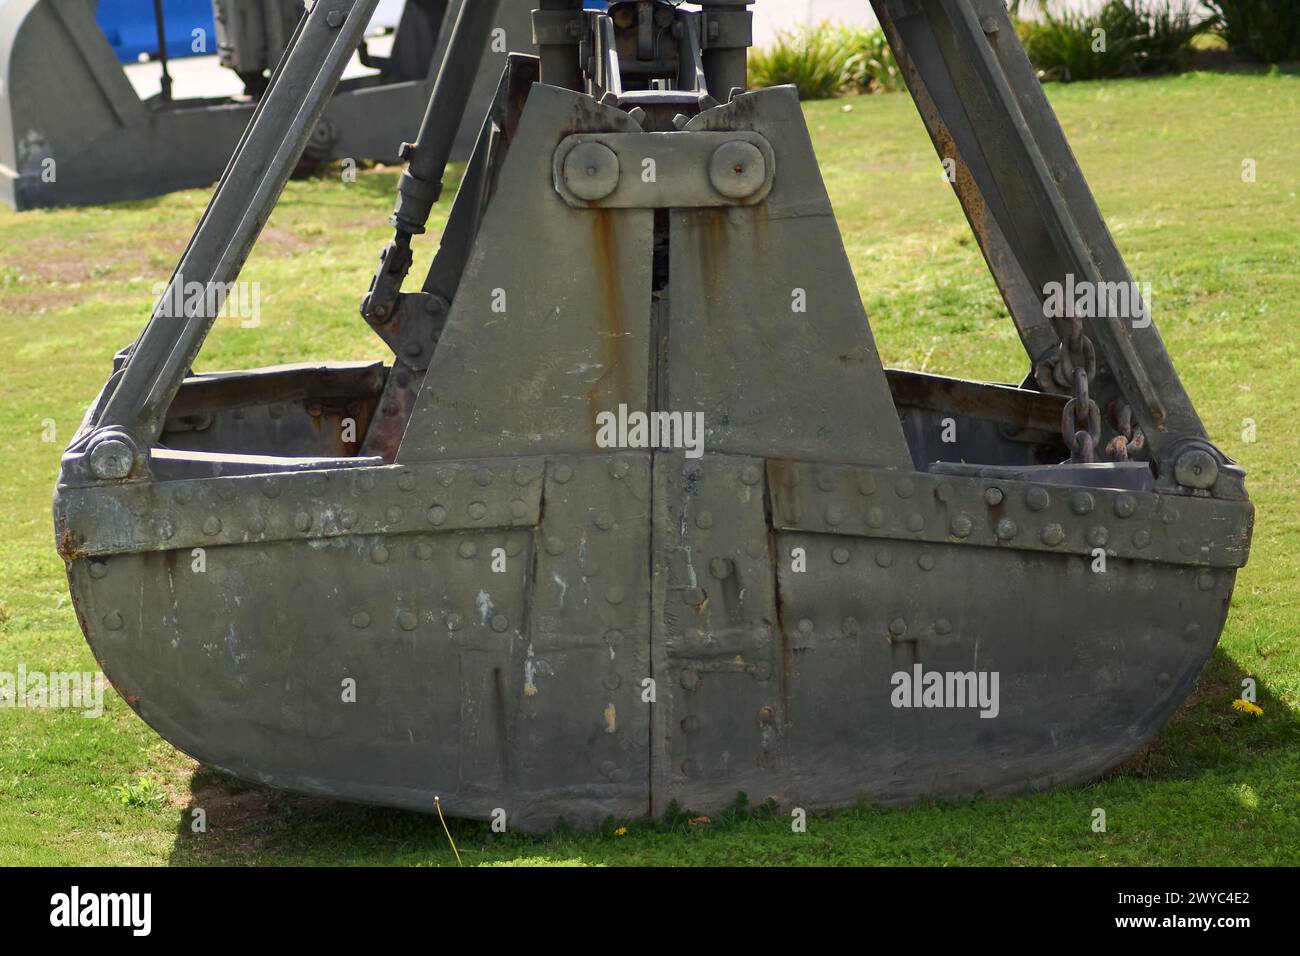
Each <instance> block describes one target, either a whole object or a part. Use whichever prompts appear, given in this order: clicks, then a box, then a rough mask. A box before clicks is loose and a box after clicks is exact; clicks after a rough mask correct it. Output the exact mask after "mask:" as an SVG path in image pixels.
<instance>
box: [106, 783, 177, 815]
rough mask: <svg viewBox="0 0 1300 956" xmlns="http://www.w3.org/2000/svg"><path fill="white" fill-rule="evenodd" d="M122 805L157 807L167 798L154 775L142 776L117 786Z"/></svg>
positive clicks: (136, 807)
mask: <svg viewBox="0 0 1300 956" xmlns="http://www.w3.org/2000/svg"><path fill="white" fill-rule="evenodd" d="M117 796H118V799H119V800H121V801H122V806H124V807H131V808H133V809H140V808H152V807H157V806H159V805H161V804H162V803H163V801H165V800H166V799H167V794H165V793H163V792H162V790H161V789H160V788H159V787H158V785H157V784H155V783H154V782H153V778H152V777H140V778H139V779H138V780H136V781H135V782H134V783H124V784H122V786H120V787H118V788H117Z"/></svg>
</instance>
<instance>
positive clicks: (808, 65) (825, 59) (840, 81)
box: [749, 23, 855, 100]
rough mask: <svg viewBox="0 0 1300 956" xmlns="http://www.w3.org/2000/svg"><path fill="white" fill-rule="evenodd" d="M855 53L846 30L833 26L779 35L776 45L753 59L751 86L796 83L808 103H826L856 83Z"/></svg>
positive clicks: (751, 61) (821, 26) (750, 77)
mask: <svg viewBox="0 0 1300 956" xmlns="http://www.w3.org/2000/svg"><path fill="white" fill-rule="evenodd" d="M854 56H855V50H854V49H853V47H852V45H851V44H850V43H849V41H848V39H847V37H846V34H845V31H843V30H840V29H836V28H835V27H832V26H831V25H829V24H826V23H821V24H818V25H816V26H809V27H801V28H799V29H797V30H787V31H781V32H778V33H777V35H776V42H775V43H773V44H772V46H770V47H768V48H767V49H763V50H756V51H754V52H753V53H752V54H751V55H750V57H749V85H750V86H753V87H765V86H781V85H784V84H787V83H793V84H794V85H795V87H797V88H798V90H799V98H800V99H804V100H824V99H827V98H829V97H832V96H835V95H837V94H839V93H840V92H842V91H843V90H844V88H845V87H846V86H848V85H849V84H850V83H851V81H852V74H851V72H850V70H851V66H852V62H853V60H854Z"/></svg>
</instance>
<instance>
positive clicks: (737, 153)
mask: <svg viewBox="0 0 1300 956" xmlns="http://www.w3.org/2000/svg"><path fill="white" fill-rule="evenodd" d="M766 181H767V160H766V159H764V158H763V153H762V152H761V151H760V150H759V148H758V147H757V146H755V145H754V144H753V143H747V142H745V141H744V140H743V139H737V140H732V141H731V142H729V143H723V144H722V145H721V146H719V147H718V148H717V149H715V150H714V151H713V156H712V157H711V158H710V159H709V182H710V183H712V184H713V188H714V189H716V190H717V191H718V192H719V193H721V194H722V195H723V196H726V197H727V198H728V199H745V198H746V197H748V196H752V195H754V193H756V192H758V190H759V189H760V188H761V187H762V185H763V183H764V182H766Z"/></svg>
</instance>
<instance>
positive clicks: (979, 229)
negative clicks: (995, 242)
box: [931, 114, 988, 247]
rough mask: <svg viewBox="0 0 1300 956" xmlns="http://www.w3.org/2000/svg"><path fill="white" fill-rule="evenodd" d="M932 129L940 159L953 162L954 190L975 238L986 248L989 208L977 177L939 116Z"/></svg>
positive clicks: (935, 117)
mask: <svg viewBox="0 0 1300 956" xmlns="http://www.w3.org/2000/svg"><path fill="white" fill-rule="evenodd" d="M931 128H932V135H933V137H934V144H935V147H936V148H937V149H938V151H939V158H940V159H951V160H952V161H953V167H954V172H955V173H956V177H955V179H954V181H953V184H952V185H953V189H954V190H955V191H956V193H957V199H958V201H959V202H960V203H961V207H962V209H964V210H965V211H966V218H967V219H968V220H969V221H970V225H971V229H973V230H974V231H975V238H976V239H978V240H979V244H980V246H982V247H983V246H986V245H987V244H988V226H987V219H988V206H987V205H986V204H985V202H984V195H983V194H982V193H981V192H980V189H979V186H978V185H977V184H976V182H975V177H974V176H972V175H971V172H970V167H969V166H967V165H966V161H965V160H964V159H962V156H961V151H960V150H959V149H958V148H957V141H956V140H955V139H953V136H952V133H951V132H950V131H949V129H948V127H947V126H946V125H944V122H943V120H941V119H940V118H939V117H938V115H937V114H936V115H934V116H933V117H931Z"/></svg>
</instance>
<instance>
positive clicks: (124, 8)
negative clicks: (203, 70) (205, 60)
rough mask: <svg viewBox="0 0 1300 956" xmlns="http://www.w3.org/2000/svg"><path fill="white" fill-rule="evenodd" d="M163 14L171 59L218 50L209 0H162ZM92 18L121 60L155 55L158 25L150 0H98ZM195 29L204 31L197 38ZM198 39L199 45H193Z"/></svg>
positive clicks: (132, 61) (125, 60) (132, 59)
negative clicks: (196, 47) (200, 45)
mask: <svg viewBox="0 0 1300 956" xmlns="http://www.w3.org/2000/svg"><path fill="white" fill-rule="evenodd" d="M163 17H164V22H165V24H166V30H167V55H168V56H169V57H171V58H172V59H180V58H181V57H184V56H202V55H204V54H212V53H216V52H217V28H216V23H215V22H214V21H213V19H212V0H163ZM95 19H97V20H98V21H99V28H100V29H101V30H103V31H104V36H106V37H108V42H109V44H110V45H111V46H112V47H113V51H114V52H115V53H116V54H117V58H118V59H119V60H121V61H122V62H123V63H134V62H135V61H136V60H138V59H140V55H141V54H146V55H148V56H150V57H153V56H156V55H157V53H158V27H157V24H156V23H155V21H154V17H153V0H99V8H98V10H97V11H96V13H95ZM195 30H202V31H203V33H202V34H201V35H199V36H198V37H197V38H196V36H195V33H194V31H195ZM199 42H201V43H202V49H198V50H196V49H194V47H195V46H197V45H199Z"/></svg>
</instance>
